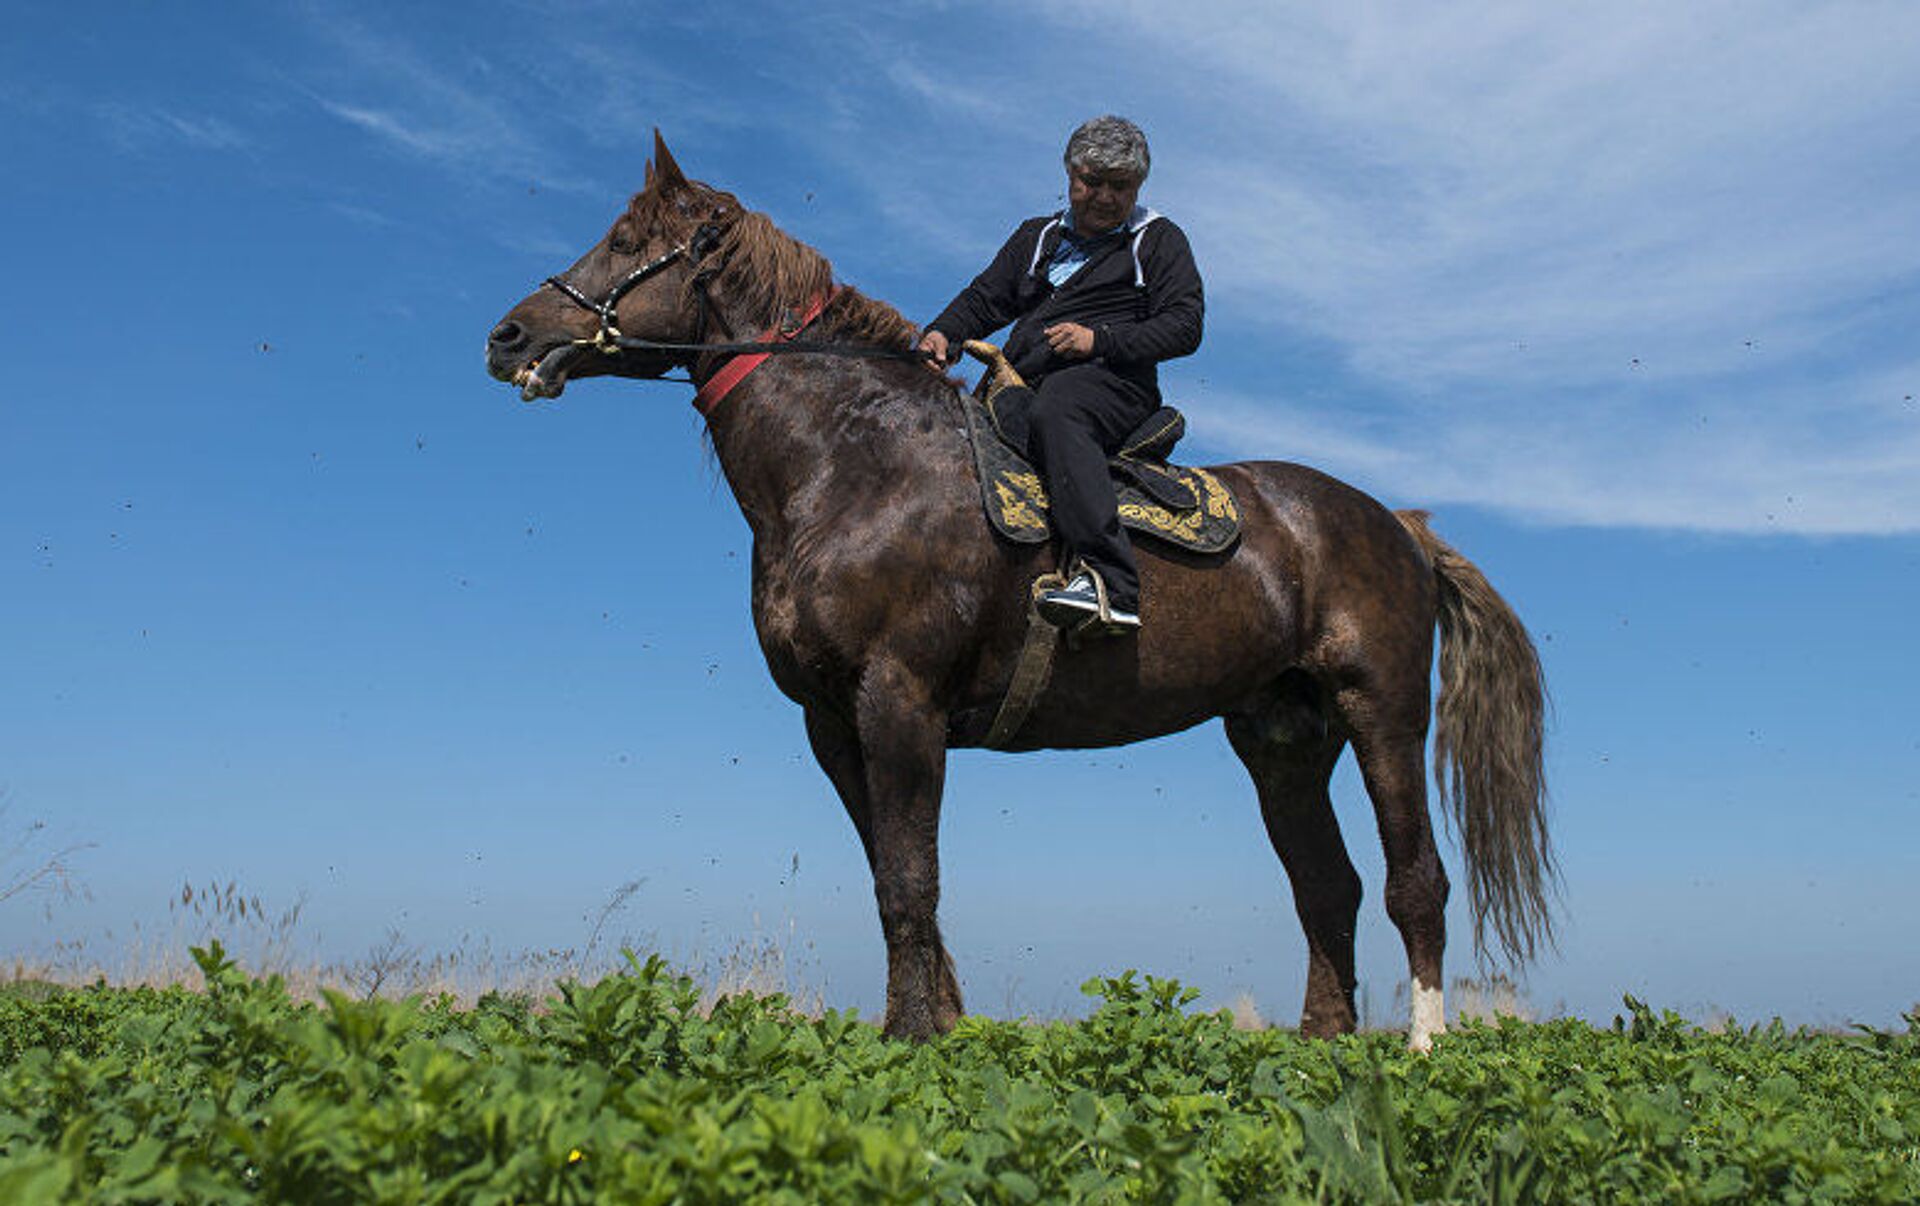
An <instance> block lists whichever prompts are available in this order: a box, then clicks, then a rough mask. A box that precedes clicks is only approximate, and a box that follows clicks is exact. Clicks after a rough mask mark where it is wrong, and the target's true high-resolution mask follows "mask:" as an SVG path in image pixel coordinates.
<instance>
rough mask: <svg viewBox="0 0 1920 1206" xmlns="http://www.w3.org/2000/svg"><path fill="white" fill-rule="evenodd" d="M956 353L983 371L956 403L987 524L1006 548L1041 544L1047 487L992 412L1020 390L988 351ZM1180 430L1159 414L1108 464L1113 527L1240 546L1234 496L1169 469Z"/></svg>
mask: <svg viewBox="0 0 1920 1206" xmlns="http://www.w3.org/2000/svg"><path fill="white" fill-rule="evenodd" d="M963 346H964V348H965V350H966V352H967V354H968V355H970V356H972V357H973V358H974V359H976V360H978V361H980V362H981V363H982V364H984V365H986V366H987V372H986V373H985V375H983V376H982V377H981V378H980V384H979V386H978V387H977V388H976V389H975V390H974V395H973V398H972V399H970V400H967V401H965V402H964V403H963V405H964V407H965V409H966V412H967V438H968V440H969V441H971V442H972V444H973V456H974V463H975V464H976V465H977V466H978V468H979V470H980V493H981V501H982V503H983V504H984V505H985V507H986V512H987V518H988V520H989V521H991V522H992V524H993V528H994V530H995V531H997V532H999V533H1000V534H1001V535H1002V536H1004V537H1006V538H1007V539H1009V540H1012V541H1015V542H1017V543H1020V544H1041V543H1044V542H1045V541H1047V540H1048V539H1049V538H1050V537H1051V536H1052V527H1051V525H1050V524H1049V522H1048V518H1047V491H1046V487H1045V485H1044V484H1043V483H1042V482H1041V480H1040V475H1039V473H1038V472H1036V471H1035V470H1034V467H1033V465H1032V464H1031V463H1030V462H1029V461H1028V460H1027V459H1026V458H1025V456H1024V455H1023V454H1022V453H1021V451H1020V449H1021V446H1022V445H1021V442H1020V441H1019V440H1018V439H1016V438H1013V437H1012V436H1010V434H1009V433H1008V432H1007V431H1006V430H1005V429H1004V428H1003V427H1002V426H1001V421H1000V416H999V415H997V414H996V413H995V410H994V402H995V400H996V399H997V398H998V397H999V396H1000V394H1001V393H1002V392H1003V391H1004V390H1006V389H1008V388H1009V387H1011V386H1017V385H1024V384H1025V382H1023V381H1021V379H1020V375H1019V374H1018V373H1016V372H1014V370H1013V366H1012V365H1011V364H1009V363H1008V362H1007V358H1006V357H1005V356H1004V355H1002V354H1001V352H1000V349H999V348H997V347H995V346H994V345H993V344H990V343H984V342H982V341H980V340H968V341H967V342H966V343H965V344H964V345H963ZM1186 430H1187V421H1186V418H1185V416H1183V415H1182V414H1181V413H1180V412H1179V411H1178V410H1175V409H1174V408H1173V407H1171V406H1162V407H1161V408H1160V409H1159V410H1157V411H1155V412H1153V414H1151V415H1149V416H1148V417H1147V420H1146V422H1144V423H1142V424H1141V425H1140V426H1139V427H1138V428H1136V429H1134V431H1133V432H1132V434H1130V435H1128V436H1127V438H1126V440H1125V441H1124V442H1123V443H1122V444H1121V447H1120V451H1119V452H1117V453H1115V454H1114V455H1113V456H1112V457H1111V458H1110V459H1109V460H1108V461H1107V468H1108V471H1109V472H1110V473H1112V475H1113V485H1114V493H1115V494H1116V495H1117V496H1118V498H1119V503H1120V522H1121V524H1122V525H1124V526H1125V527H1128V528H1130V529H1132V530H1133V531H1136V532H1139V533H1141V534H1143V535H1146V536H1152V537H1155V538H1157V539H1160V540H1165V541H1167V542H1168V543H1170V544H1174V545H1177V546H1179V547H1180V548H1183V549H1190V550H1192V551H1193V552H1196V553H1218V552H1221V551H1223V550H1225V549H1228V548H1231V547H1233V543H1234V541H1236V540H1238V539H1239V538H1240V509H1239V507H1238V506H1236V505H1235V503H1234V500H1233V493H1232V492H1231V491H1230V490H1228V489H1227V487H1226V485H1225V484H1224V483H1222V482H1221V481H1220V479H1219V478H1217V477H1215V476H1213V474H1211V473H1208V472H1207V471H1206V470H1205V469H1196V468H1192V467H1189V466H1183V465H1173V464H1169V463H1168V461H1167V456H1168V454H1169V453H1171V452H1172V451H1173V446H1174V444H1176V443H1177V442H1178V441H1179V439H1180V437H1181V436H1182V435H1184V434H1186Z"/></svg>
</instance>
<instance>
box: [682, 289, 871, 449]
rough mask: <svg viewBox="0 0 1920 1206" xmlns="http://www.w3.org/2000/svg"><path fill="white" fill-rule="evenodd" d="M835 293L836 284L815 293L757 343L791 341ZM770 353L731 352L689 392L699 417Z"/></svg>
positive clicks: (729, 391) (710, 412)
mask: <svg viewBox="0 0 1920 1206" xmlns="http://www.w3.org/2000/svg"><path fill="white" fill-rule="evenodd" d="M839 295H840V286H839V285H835V286H833V287H832V288H831V289H828V290H827V291H826V292H825V293H818V294H815V295H814V298H813V301H812V302H811V303H809V304H808V306H807V309H806V312H805V313H803V314H801V315H799V316H798V317H795V316H794V315H793V314H791V313H789V314H788V315H787V318H786V320H785V321H783V322H782V323H781V324H780V325H779V326H777V327H774V328H772V329H770V330H768V331H765V332H763V333H762V334H761V336H760V338H759V340H758V342H760V343H765V344H773V345H775V346H778V345H779V344H782V343H786V342H788V341H790V340H792V339H793V338H794V337H795V336H796V335H798V334H800V332H802V331H804V330H806V329H807V328H808V327H809V326H811V325H812V323H813V320H814V319H816V318H818V317H820V312H821V311H822V310H825V309H826V308H827V303H828V302H830V301H832V300H833V299H834V298H836V297H838V296H839ZM736 346H737V345H736ZM772 354H773V353H772V352H747V353H744V354H739V355H735V356H734V357H733V358H732V359H731V360H729V361H727V363H726V364H724V365H722V366H721V367H720V371H718V372H716V373H715V374H714V375H713V376H711V377H709V378H707V383H706V384H705V385H703V386H701V387H700V389H699V391H698V392H696V393H695V394H694V395H693V408H694V409H695V410H697V411H699V412H700V415H701V417H702V418H708V417H711V416H712V414H713V408H714V407H716V406H718V405H720V400H721V399H722V398H724V397H726V396H727V395H728V394H729V393H731V392H732V390H733V387H734V386H736V385H738V384H740V382H742V381H744V380H745V379H746V376H747V374H748V373H751V372H752V371H753V370H755V369H757V368H759V367H760V363H761V361H763V360H765V359H766V358H767V357H768V356H770V355H772Z"/></svg>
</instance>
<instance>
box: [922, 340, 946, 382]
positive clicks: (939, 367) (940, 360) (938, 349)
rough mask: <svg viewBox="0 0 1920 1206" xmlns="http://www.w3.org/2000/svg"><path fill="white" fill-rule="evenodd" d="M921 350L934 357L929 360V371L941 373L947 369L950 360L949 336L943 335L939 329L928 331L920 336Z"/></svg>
mask: <svg viewBox="0 0 1920 1206" xmlns="http://www.w3.org/2000/svg"><path fill="white" fill-rule="evenodd" d="M920 350H921V351H923V352H927V353H929V354H930V355H931V356H932V359H930V360H928V361H927V371H928V372H932V373H941V372H945V371H946V368H947V365H948V363H950V362H949V361H948V360H947V356H948V349H947V337H946V336H945V335H942V334H941V333H940V332H938V331H928V332H927V333H926V334H925V335H922V336H921V337H920Z"/></svg>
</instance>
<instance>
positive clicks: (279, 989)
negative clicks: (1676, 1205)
mask: <svg viewBox="0 0 1920 1206" xmlns="http://www.w3.org/2000/svg"><path fill="white" fill-rule="evenodd" d="M195 955H196V957H197V958H198V959H199V961H200V964H201V968H202V970H203V972H204V973H205V976H206V981H207V985H208V990H207V991H206V992H205V993H204V994H203V993H195V992H190V991H187V990H186V989H183V988H169V989H116V988H109V987H106V986H104V985H102V986H99V987H95V988H86V989H70V990H53V991H47V990H43V989H39V988H36V989H35V990H34V991H30V992H21V993H15V994H0V1069H3V1070H0V1201H7V1202H39V1201H47V1202H51V1201H63V1202H64V1201H98V1202H139V1201H209V1202H224V1201H268V1202H341V1203H365V1202H408V1203H411V1202H441V1201H459V1202H467V1201H472V1202H501V1203H505V1202H575V1201H595V1200H605V1201H618V1202H642V1203H644V1202H663V1203H664V1202H735V1201H755V1200H757V1201H791V1202H796V1203H797V1202H815V1201H841V1202H856V1201H857V1202H906V1201H924V1200H947V1201H961V1202H966V1201H974V1202H1030V1201H1060V1200H1088V1201H1167V1202H1212V1201H1273V1202H1292V1201H1354V1202H1398V1201H1494V1202H1507V1201H1549V1200H1550V1201H1567V1202H1580V1201H1607V1202H1635V1201H1651V1200H1663V1201H1676V1202H1690V1201H1703V1202H1704V1201H1743V1200H1754V1199H1766V1200H1776V1201H1826V1200H1835V1201H1888V1202H1892V1201H1914V1200H1920V1146H1917V1145H1920V1017H1909V1018H1908V1029H1907V1030H1906V1032H1904V1033H1880V1032H1874V1031H1862V1032H1860V1033H1859V1034H1856V1035H1833V1034H1817V1033H1807V1032H1788V1031H1786V1030H1785V1029H1784V1028H1783V1027H1781V1026H1780V1025H1778V1024H1777V1023H1776V1024H1774V1025H1772V1026H1768V1027H1757V1028H1754V1029H1751V1030H1745V1031H1742V1030H1739V1029H1736V1028H1729V1029H1727V1030H1724V1031H1722V1032H1720V1033H1707V1032H1705V1031H1702V1030H1699V1029H1697V1028H1695V1027H1693V1026H1691V1025H1689V1024H1688V1023H1686V1022H1684V1021H1683V1020H1681V1019H1680V1018H1678V1017H1676V1016H1674V1015H1673V1014H1670V1013H1667V1014H1656V1013H1654V1012H1652V1011H1650V1010H1648V1009H1647V1008H1646V1007H1645V1006H1643V1005H1641V1004H1639V1003H1638V1002H1634V1001H1631V1000H1629V1002H1628V1004H1629V1007H1630V1015H1629V1016H1627V1017H1625V1018H1622V1019H1620V1020H1618V1021H1616V1023H1615V1025H1614V1026H1613V1027H1612V1028H1611V1029H1595V1028H1593V1027H1590V1026H1588V1025H1587V1024H1585V1023H1582V1022H1577V1021H1559V1022H1551V1023H1545V1024H1533V1023H1523V1022H1517V1021H1506V1022H1502V1023H1500V1024H1499V1025H1495V1026H1487V1025H1469V1026H1466V1027H1463V1028H1461V1029H1460V1030H1457V1031H1456V1032H1455V1033H1453V1034H1450V1035H1448V1036H1447V1037H1446V1038H1445V1039H1444V1040H1443V1041H1442V1042H1441V1043H1440V1045H1439V1046H1438V1048H1437V1050H1436V1051H1435V1052H1434V1054H1433V1055H1432V1056H1430V1057H1424V1058H1423V1057H1418V1056H1412V1055H1409V1054H1407V1053H1406V1052H1405V1051H1403V1050H1401V1048H1400V1040H1399V1038H1398V1037H1397V1036H1394V1035H1388V1034H1374V1035H1364V1036H1360V1037H1356V1038H1349V1039H1343V1040H1340V1041H1338V1042H1332V1043H1322V1042H1309V1041H1304V1040H1301V1039H1299V1038H1297V1037H1295V1036H1294V1035H1292V1034H1291V1033H1288V1032H1285V1031H1277V1030H1269V1031H1256V1032H1242V1031H1236V1030H1235V1029H1234V1028H1233V1027H1232V1025H1231V1022H1230V1020H1229V1019H1228V1017H1227V1015H1226V1014H1225V1013H1224V1012H1223V1013H1218V1014H1195V1013H1189V1012H1187V1011H1186V1007H1187V1006H1188V1005H1189V1004H1190V1003H1191V1001H1192V1000H1193V999H1194V997H1195V996H1196V995H1197V994H1196V993H1195V992H1194V991H1193V990H1191V989H1183V988H1181V987H1180V986H1179V985H1178V984H1175V983H1173V982H1171V981H1163V980H1158V979H1154V978H1152V977H1148V978H1146V979H1145V981H1144V982H1142V981H1140V980H1138V979H1136V977H1135V976H1134V975H1133V974H1132V973H1128V974H1126V975H1124V976H1121V977H1119V978H1117V979H1107V980H1100V981H1095V982H1093V983H1091V984H1089V985H1088V991H1089V992H1090V993H1091V994H1093V995H1095V996H1097V997H1098V998H1100V1002H1101V1003H1100V1005H1099V1007H1098V1008H1097V1010H1096V1011H1095V1012H1094V1013H1093V1014H1092V1016H1090V1017H1088V1018H1086V1019H1085V1020H1084V1021H1080V1022H1075V1023H1057V1024H1053V1025H1046V1026H1033V1025H1024V1024H1020V1023H1011V1022H996V1021H989V1020H984V1019H969V1020H967V1021H966V1022H964V1023H963V1024H962V1025H961V1026H960V1028H959V1029H958V1030H957V1031H955V1033H954V1034H953V1035H951V1036H950V1037H948V1038H947V1039H945V1040H943V1041H941V1042H938V1043H933V1044H929V1045H927V1046H924V1047H911V1046H907V1045H903V1044H897V1043H890V1042H886V1041H883V1040H882V1039H881V1038H880V1037H879V1035H878V1033H877V1032H876V1031H875V1030H874V1028H873V1027H871V1026H870V1025H868V1024H865V1023H863V1022H860V1021H859V1020H857V1019H856V1018H855V1017H854V1016H853V1015H851V1014H845V1013H836V1012H828V1013H826V1014H825V1015H824V1016H822V1017H819V1018H817V1019H810V1018H806V1017H801V1016H798V1015H796V1014H794V1013H792V1012H791V1011H790V1010H789V1009H788V1007H787V1003H786V1001H785V999H784V998H781V997H777V996H774V997H751V996H735V997H729V998H725V999H722V1000H721V1001H719V1002H718V1003H717V1004H715V1005H714V1006H713V1007H712V1009H711V1011H710V1012H709V1013H705V1014H703V1013H702V1011H701V1009H700V1008H699V992H698V990H697V989H696V988H695V987H694V985H693V983H692V982H691V981H690V980H689V979H687V978H685V977H682V976H678V975H675V974H674V973H672V972H671V971H670V970H668V968H667V967H666V966H665V965H664V964H663V963H662V962H661V961H660V960H658V959H649V960H646V961H644V962H642V961H640V960H638V959H633V958H631V957H630V958H629V962H630V964H631V966H630V968H629V969H628V970H627V971H625V972H623V973H622V974H619V975H614V976H609V977H607V978H606V979H604V980H602V981H600V982H599V983H597V984H593V985H584V984H578V983H569V984H565V985H562V986H561V989H560V993H559V995H558V996H557V997H556V998H554V999H552V1000H550V1001H547V1002H545V1003H543V1004H541V1005H540V1006H538V1007H535V1006H534V1004H533V1003H532V1002H530V1001H528V1000H523V999H511V998H503V997H500V996H498V995H490V996H488V997H484V998H482V999H481V1000H480V1001H479V1003H478V1004H477V1005H476V1006H475V1007H473V1008H471V1009H465V1010H463V1009H459V1008H456V1007H455V1005H454V1003H453V1001H452V999H451V998H450V997H443V998H438V999H432V1000H423V999H420V998H410V999H408V1000H404V1001H384V1000H365V1001H356V1000H352V999H349V998H347V997H345V996H343V995H340V994H338V993H330V994H328V995H327V996H326V998H325V1000H324V1002H323V1003H321V1004H302V1003H298V1002H295V1001H294V1000H292V999H290V998H289V996H288V994H287V992H286V989H285V987H284V985H283V984H282V983H281V981H280V980H279V979H277V978H273V979H266V980H256V979H251V978H249V977H247V976H245V975H243V974H242V973H241V972H239V971H238V970H237V969H236V968H235V967H234V966H233V965H232V963H231V962H230V961H228V960H227V959H226V957H225V955H224V954H223V953H222V951H221V949H220V947H219V945H218V944H217V943H216V944H213V945H212V947H211V948H210V949H207V950H204V951H196V952H195Z"/></svg>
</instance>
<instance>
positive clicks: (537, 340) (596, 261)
mask: <svg viewBox="0 0 1920 1206" xmlns="http://www.w3.org/2000/svg"><path fill="white" fill-rule="evenodd" d="M653 152H654V153H653V158H652V159H650V160H648V161H647V174H646V184H645V186H644V187H643V188H641V190H640V191H639V192H638V193H635V194H634V196H633V199H632V201H631V202H629V204H628V206H627V210H626V212H625V213H623V214H621V215H620V217H619V218H617V219H616V220H615V221H614V223H613V226H612V228H611V229H609V230H608V231H607V234H606V236H605V237H604V238H602V239H601V240H600V241H599V242H598V243H596V244H594V245H593V246H592V247H591V248H589V249H588V251H587V253H586V254H585V255H583V256H581V257H580V258H579V259H578V260H576V261H575V262H574V264H573V266H572V267H571V268H568V269H567V270H566V271H565V272H562V273H560V274H559V275H557V276H552V277H549V278H547V280H546V281H545V282H543V283H542V284H541V286H540V287H539V288H538V289H536V290H534V291H533V292H532V293H530V294H528V295H527V296H526V297H525V298H522V299H521V300H520V302H519V303H518V304H516V305H515V306H514V307H513V308H512V309H511V310H508V311H507V313H506V315H505V316H504V317H503V318H501V320H500V322H499V323H498V324H496V325H495V326H494V328H493V330H492V331H491V332H490V333H489V334H488V336H487V371H488V372H489V373H490V374H492V375H493V377H495V378H496V379H498V380H500V381H506V382H509V383H511V384H513V385H517V386H519V387H520V396H521V397H522V398H523V399H526V400H527V401H532V400H533V399H534V398H557V397H559V396H560V391H561V390H563V389H564V388H565V387H566V383H567V381H568V380H569V379H570V378H575V377H598V376H616V377H642V378H653V377H659V376H661V375H662V374H664V373H666V371H667V370H668V369H671V368H674V367H677V366H685V365H687V364H689V363H690V362H691V360H692V359H693V354H692V353H690V352H686V351H669V350H661V349H657V348H646V347H635V346H633V342H634V341H643V342H646V343H676V344H693V343H698V342H700V341H701V339H702V338H703V337H704V336H705V334H706V332H705V330H704V329H703V328H704V327H705V326H706V325H707V323H708V321H709V317H710V315H709V310H708V306H707V301H706V297H705V291H706V289H707V286H708V284H709V281H710V279H711V277H712V275H713V274H714V273H715V272H716V271H718V265H717V263H716V262H715V261H716V260H718V259H719V258H720V246H721V243H722V242H723V240H724V238H725V235H726V233H727V231H728V229H729V228H730V227H731V225H732V224H733V223H734V222H735V221H736V220H737V219H738V217H739V215H740V213H741V209H740V204H739V202H738V201H737V200H735V199H734V197H733V196H732V194H730V193H725V192H722V191H720V190H718V189H714V188H710V187H708V186H707V185H704V184H701V183H699V182H698V181H694V180H689V179H687V177H686V176H685V174H683V173H682V172H681V170H680V165H679V164H677V163H675V162H674V159H673V154H672V153H671V152H670V151H668V150H667V144H666V142H665V141H664V140H663V139H662V138H661V137H660V132H659V131H658V130H656V131H654V135H653ZM623 337H624V340H625V346H623V342H622V340H623Z"/></svg>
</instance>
